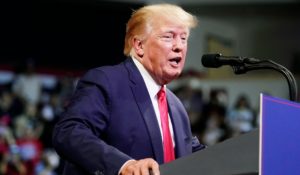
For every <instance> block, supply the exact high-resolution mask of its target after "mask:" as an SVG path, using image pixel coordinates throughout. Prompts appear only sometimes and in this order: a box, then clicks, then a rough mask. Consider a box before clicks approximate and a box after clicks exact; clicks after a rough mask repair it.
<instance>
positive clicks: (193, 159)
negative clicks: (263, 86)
mask: <svg viewBox="0 0 300 175" xmlns="http://www.w3.org/2000/svg"><path fill="white" fill-rule="evenodd" d="M260 111H261V112H260V113H261V115H260V118H261V123H260V128H259V129H256V130H253V131H251V132H249V133H246V134H243V135H240V136H237V137H234V138H231V139H228V140H225V141H224V142H222V143H219V144H216V145H214V146H211V147H208V148H206V149H204V150H202V151H199V152H196V153H193V154H191V155H189V156H186V157H183V158H179V159H177V160H175V161H173V162H170V163H168V164H164V165H161V166H160V171H161V174H162V175H257V174H260V175H282V174H288V175H299V174H300V104H298V103H295V102H291V101H288V100H283V99H279V98H274V97H270V96H266V95H261V109H260Z"/></svg>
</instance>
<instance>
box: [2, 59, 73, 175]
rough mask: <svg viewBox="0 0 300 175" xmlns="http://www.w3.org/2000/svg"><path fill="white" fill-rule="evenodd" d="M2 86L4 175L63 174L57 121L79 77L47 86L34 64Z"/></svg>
mask: <svg viewBox="0 0 300 175" xmlns="http://www.w3.org/2000/svg"><path fill="white" fill-rule="evenodd" d="M25 65H26V66H25V69H23V70H22V71H20V72H16V74H15V76H14V78H13V80H12V82H10V83H6V84H2V85H1V86H0V155H1V157H0V175H59V174H61V172H62V164H63V162H62V161H61V160H60V158H59V156H58V155H57V154H56V152H55V150H54V149H53V147H52V131H53V127H54V124H55V122H56V121H57V119H58V118H59V116H60V114H61V113H62V112H63V108H64V106H66V105H67V103H68V101H69V98H70V96H71V94H72V93H73V90H74V87H75V83H76V78H75V77H67V76H63V77H57V81H56V83H55V85H54V86H53V87H51V88H49V87H46V86H43V84H42V81H41V78H40V77H39V76H38V75H37V74H36V72H35V69H34V68H35V65H34V62H31V61H28V62H26V64H25Z"/></svg>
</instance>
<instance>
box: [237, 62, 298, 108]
mask: <svg viewBox="0 0 300 175" xmlns="http://www.w3.org/2000/svg"><path fill="white" fill-rule="evenodd" d="M242 60H243V62H242V63H241V64H239V65H231V67H232V69H233V71H234V73H235V74H243V73H246V72H248V71H251V70H259V69H272V70H275V71H277V72H280V73H281V74H283V75H284V77H285V78H286V80H287V82H288V86H289V95H290V100H291V101H295V102H296V101H297V97H298V92H297V90H298V89H297V83H296V80H295V78H294V76H293V74H292V73H291V72H290V71H289V70H288V69H287V68H285V67H284V66H282V65H280V64H278V63H275V62H274V61H272V60H258V59H255V58H244V59H242ZM252 60H255V61H252Z"/></svg>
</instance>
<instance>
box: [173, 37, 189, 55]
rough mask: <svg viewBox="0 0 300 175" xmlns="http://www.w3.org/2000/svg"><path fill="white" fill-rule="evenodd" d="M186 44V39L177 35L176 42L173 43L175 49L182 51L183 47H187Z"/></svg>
mask: <svg viewBox="0 0 300 175" xmlns="http://www.w3.org/2000/svg"><path fill="white" fill-rule="evenodd" d="M185 45H186V41H185V40H183V39H182V38H180V37H176V38H175V40H174V43H173V50H174V51H175V52H180V51H182V50H183V48H184V47H185Z"/></svg>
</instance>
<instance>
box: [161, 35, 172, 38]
mask: <svg viewBox="0 0 300 175" xmlns="http://www.w3.org/2000/svg"><path fill="white" fill-rule="evenodd" d="M162 37H163V38H172V36H171V35H163V36H162Z"/></svg>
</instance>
